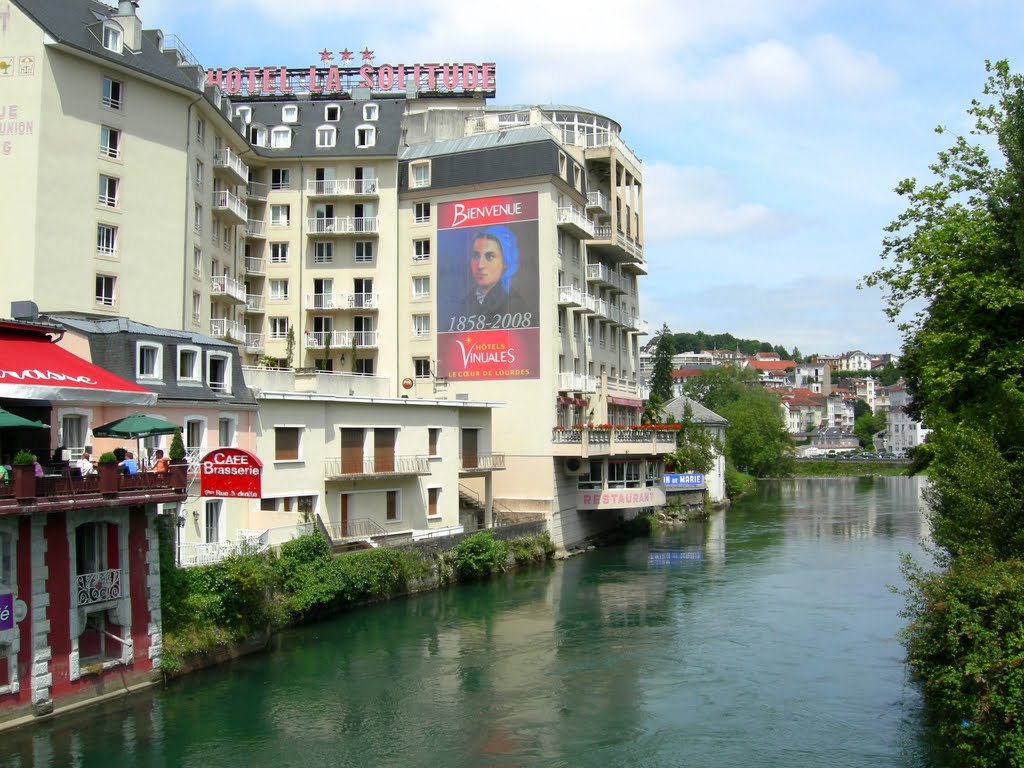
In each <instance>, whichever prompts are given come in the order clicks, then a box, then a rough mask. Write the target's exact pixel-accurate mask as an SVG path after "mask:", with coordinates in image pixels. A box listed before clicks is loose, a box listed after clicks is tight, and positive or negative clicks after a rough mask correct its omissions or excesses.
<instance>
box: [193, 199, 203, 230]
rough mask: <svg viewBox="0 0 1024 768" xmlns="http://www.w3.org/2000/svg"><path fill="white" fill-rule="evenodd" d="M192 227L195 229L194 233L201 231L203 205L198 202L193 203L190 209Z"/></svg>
mask: <svg viewBox="0 0 1024 768" xmlns="http://www.w3.org/2000/svg"><path fill="white" fill-rule="evenodd" d="M192 229H194V230H195V232H196V234H199V233H200V232H202V231H203V206H201V205H200V204H199V203H196V204H195V208H194V209H193V211H192Z"/></svg>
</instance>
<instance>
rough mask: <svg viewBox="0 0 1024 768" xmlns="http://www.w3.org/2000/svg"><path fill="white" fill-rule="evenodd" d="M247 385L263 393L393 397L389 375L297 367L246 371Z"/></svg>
mask: <svg viewBox="0 0 1024 768" xmlns="http://www.w3.org/2000/svg"><path fill="white" fill-rule="evenodd" d="M242 371H243V373H244V374H245V383H246V384H248V385H249V386H250V387H256V388H258V389H260V390H261V391H263V392H316V393H318V394H321V395H340V396H342V397H388V396H389V395H391V394H393V392H392V389H391V380H390V379H389V378H388V377H387V376H374V375H372V374H367V373H340V372H335V371H315V370H309V369H304V370H301V371H296V370H295V369H293V368H261V367H245V366H243V368H242Z"/></svg>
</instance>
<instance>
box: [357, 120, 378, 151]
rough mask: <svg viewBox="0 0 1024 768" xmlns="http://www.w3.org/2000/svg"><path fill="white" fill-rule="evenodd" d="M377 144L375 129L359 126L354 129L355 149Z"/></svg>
mask: <svg viewBox="0 0 1024 768" xmlns="http://www.w3.org/2000/svg"><path fill="white" fill-rule="evenodd" d="M376 143H377V129H376V128H374V127H373V126H372V125H360V126H359V127H358V128H356V147H357V148H359V149H366V148H367V147H372V146H373V145H374V144H376Z"/></svg>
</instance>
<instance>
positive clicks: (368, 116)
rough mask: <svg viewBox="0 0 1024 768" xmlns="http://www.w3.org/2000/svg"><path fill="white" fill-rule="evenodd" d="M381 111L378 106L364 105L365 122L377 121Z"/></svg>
mask: <svg viewBox="0 0 1024 768" xmlns="http://www.w3.org/2000/svg"><path fill="white" fill-rule="evenodd" d="M379 113H380V110H378V109H377V105H376V104H363V120H369V121H371V122H373V121H374V120H376V119H377V115H378V114H379Z"/></svg>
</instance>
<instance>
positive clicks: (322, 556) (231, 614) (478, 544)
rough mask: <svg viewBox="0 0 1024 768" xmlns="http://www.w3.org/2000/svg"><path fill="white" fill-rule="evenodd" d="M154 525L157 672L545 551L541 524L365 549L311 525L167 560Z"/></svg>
mask: <svg viewBox="0 0 1024 768" xmlns="http://www.w3.org/2000/svg"><path fill="white" fill-rule="evenodd" d="M163 533H164V535H162V536H161V580H160V586H161V607H162V612H163V630H164V637H163V661H162V669H163V670H164V672H165V673H167V674H175V673H177V672H179V671H181V669H182V668H183V664H184V663H185V661H186V660H187V659H188V658H189V657H195V656H199V655H202V654H209V653H213V652H217V651H220V650H223V649H225V648H229V647H231V646H232V645H236V644H239V643H243V642H245V641H246V640H248V639H249V638H252V637H256V636H267V635H268V634H269V633H272V632H274V631H276V630H279V629H282V628H284V627H286V626H289V625H291V624H297V623H300V622H303V621H308V620H312V619H317V618H321V617H324V616H328V615H331V614H333V613H336V612H338V611H341V610H344V609H346V608H349V607H352V606H356V605H362V604H365V603H368V602H373V601H377V600H386V599H388V598H390V597H395V596H399V595H404V594H408V593H410V592H413V591H417V590H419V589H426V588H430V587H431V586H439V585H444V584H449V583H453V582H456V581H469V580H474V579H481V578H486V577H489V576H491V575H492V574H494V573H497V572H499V571H504V570H506V569H507V568H509V567H512V566H517V565H526V564H529V563H534V562H541V561H543V560H546V559H549V558H550V557H551V556H552V555H553V554H554V552H555V548H554V545H553V544H552V542H551V539H550V537H549V536H548V534H547V533H545V534H543V535H542V536H524V537H519V538H514V539H511V540H509V541H504V540H500V539H497V538H495V536H494V532H493V531H481V532H479V533H475V534H472V535H470V536H467V537H465V538H463V539H462V540H461V541H460V542H459V543H458V544H457V545H455V546H454V547H453V548H451V549H447V550H444V549H441V548H437V549H432V550H429V551H427V552H424V551H421V550H416V549H411V550H395V549H372V550H366V551H361V552H354V553H351V554H346V555H341V556H335V555H334V554H333V553H332V551H331V545H330V543H329V542H328V541H327V540H326V539H325V538H324V537H323V536H321V535H320V534H318V533H317V534H312V535H309V536H303V537H301V538H298V539H294V540H292V541H289V542H286V543H284V544H282V545H281V551H280V553H279V554H275V553H274V552H258V553H252V554H242V555H236V556H234V557H229V558H227V559H226V560H223V561H221V562H219V563H214V564H212V565H206V566H199V567H195V568H177V567H176V566H175V564H174V547H173V531H171V530H165V531H164V532H163Z"/></svg>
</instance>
